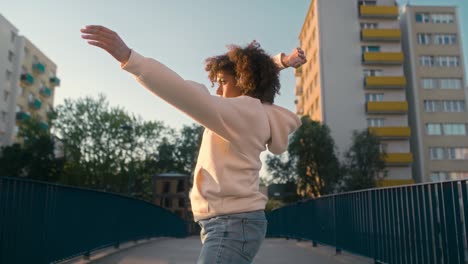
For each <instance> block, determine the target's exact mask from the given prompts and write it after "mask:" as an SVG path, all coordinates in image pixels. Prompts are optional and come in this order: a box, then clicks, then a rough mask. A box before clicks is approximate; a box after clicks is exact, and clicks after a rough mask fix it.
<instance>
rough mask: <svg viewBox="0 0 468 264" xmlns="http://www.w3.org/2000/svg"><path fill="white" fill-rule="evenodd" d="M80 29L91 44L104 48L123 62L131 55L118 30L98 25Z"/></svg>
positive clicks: (83, 36)
mask: <svg viewBox="0 0 468 264" xmlns="http://www.w3.org/2000/svg"><path fill="white" fill-rule="evenodd" d="M80 31H81V33H82V35H81V37H82V38H83V39H86V40H87V41H88V43H89V44H90V45H93V46H96V47H99V48H102V49H104V50H105V51H107V52H108V53H109V54H111V55H112V56H113V57H114V58H115V59H117V60H118V61H120V62H121V63H125V62H126V61H127V60H128V58H129V57H130V51H131V50H130V49H129V48H128V47H127V45H126V44H125V42H124V41H123V40H122V39H121V38H120V37H119V35H118V34H117V33H116V32H114V31H112V30H110V29H108V28H106V27H103V26H97V25H89V26H85V27H84V28H82V29H81V30H80Z"/></svg>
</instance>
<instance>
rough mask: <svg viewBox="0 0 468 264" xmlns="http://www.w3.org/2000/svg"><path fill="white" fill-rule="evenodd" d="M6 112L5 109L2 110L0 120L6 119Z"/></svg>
mask: <svg viewBox="0 0 468 264" xmlns="http://www.w3.org/2000/svg"><path fill="white" fill-rule="evenodd" d="M7 114H8V113H7V112H6V111H2V114H1V116H2V122H6V121H7Z"/></svg>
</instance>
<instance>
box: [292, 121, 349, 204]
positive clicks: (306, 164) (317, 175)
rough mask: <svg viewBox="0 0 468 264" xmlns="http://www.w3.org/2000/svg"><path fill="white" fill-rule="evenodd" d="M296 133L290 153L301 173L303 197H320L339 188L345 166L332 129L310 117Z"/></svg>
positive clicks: (298, 172)
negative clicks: (341, 160) (338, 151)
mask: <svg viewBox="0 0 468 264" xmlns="http://www.w3.org/2000/svg"><path fill="white" fill-rule="evenodd" d="M301 121H302V126H301V127H299V129H298V130H297V131H296V132H295V133H294V134H293V136H292V138H291V140H290V144H289V147H288V152H289V155H290V157H291V158H292V159H293V160H294V164H293V165H294V166H295V168H296V173H297V175H298V191H299V194H300V195H301V196H303V197H318V196H321V195H325V194H330V193H333V192H335V191H336V187H337V184H338V183H339V181H340V177H341V166H340V163H339V161H338V158H337V156H336V154H335V143H334V140H333V138H332V137H331V135H330V129H329V128H328V127H327V126H326V125H324V124H320V123H319V122H316V121H313V120H311V119H310V118H309V116H303V117H302V118H301Z"/></svg>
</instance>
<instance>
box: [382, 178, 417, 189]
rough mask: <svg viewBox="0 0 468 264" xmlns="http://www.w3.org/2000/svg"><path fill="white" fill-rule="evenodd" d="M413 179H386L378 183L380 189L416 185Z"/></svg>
mask: <svg viewBox="0 0 468 264" xmlns="http://www.w3.org/2000/svg"><path fill="white" fill-rule="evenodd" d="M414 183H415V182H414V180H413V179H384V180H379V181H377V186H378V187H393V186H401V185H410V184H414Z"/></svg>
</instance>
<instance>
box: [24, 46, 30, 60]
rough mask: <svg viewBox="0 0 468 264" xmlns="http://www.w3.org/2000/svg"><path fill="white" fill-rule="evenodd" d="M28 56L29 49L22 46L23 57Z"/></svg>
mask: <svg viewBox="0 0 468 264" xmlns="http://www.w3.org/2000/svg"><path fill="white" fill-rule="evenodd" d="M28 56H29V49H28V48H26V47H24V57H25V58H27V57H28Z"/></svg>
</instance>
